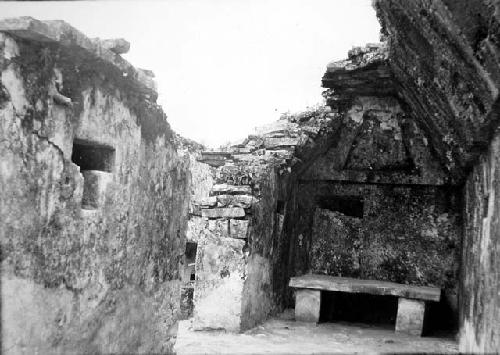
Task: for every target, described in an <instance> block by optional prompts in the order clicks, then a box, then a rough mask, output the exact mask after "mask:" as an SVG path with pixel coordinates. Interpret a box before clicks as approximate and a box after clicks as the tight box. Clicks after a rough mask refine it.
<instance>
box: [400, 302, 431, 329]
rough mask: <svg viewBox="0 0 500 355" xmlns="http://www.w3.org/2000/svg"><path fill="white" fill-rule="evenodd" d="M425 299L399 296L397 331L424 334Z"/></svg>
mask: <svg viewBox="0 0 500 355" xmlns="http://www.w3.org/2000/svg"><path fill="white" fill-rule="evenodd" d="M424 314H425V301H418V300H409V299H406V298H399V300H398V316H397V318H396V332H401V333H406V334H410V335H415V336H420V335H422V329H423V327H424Z"/></svg>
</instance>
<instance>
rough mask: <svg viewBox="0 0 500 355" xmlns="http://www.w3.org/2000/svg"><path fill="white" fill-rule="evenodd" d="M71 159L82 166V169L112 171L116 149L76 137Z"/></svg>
mask: <svg viewBox="0 0 500 355" xmlns="http://www.w3.org/2000/svg"><path fill="white" fill-rule="evenodd" d="M71 160H72V161H73V163H75V164H76V165H78V166H79V167H80V170H99V171H106V172H112V171H113V165H114V160H115V149H114V148H112V147H110V146H105V145H102V144H96V143H92V142H88V141H83V140H78V139H75V141H74V142H73V154H72V155H71Z"/></svg>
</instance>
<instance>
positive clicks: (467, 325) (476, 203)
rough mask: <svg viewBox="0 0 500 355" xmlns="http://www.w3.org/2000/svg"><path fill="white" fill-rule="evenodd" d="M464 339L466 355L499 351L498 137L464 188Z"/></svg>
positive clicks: (462, 308)
mask: <svg viewBox="0 0 500 355" xmlns="http://www.w3.org/2000/svg"><path fill="white" fill-rule="evenodd" d="M464 195H465V197H464V200H465V208H464V218H465V221H464V223H465V228H464V242H463V251H462V285H461V286H462V287H461V291H462V292H461V302H460V306H461V307H460V308H461V315H460V318H461V319H460V320H461V325H462V327H461V334H460V335H461V336H460V348H461V349H462V350H463V351H465V352H482V353H489V352H495V351H497V350H498V349H500V329H499V325H498V321H499V319H500V293H499V290H500V258H499V257H498V256H499V251H500V238H499V235H500V219H499V215H500V198H499V196H500V135H499V134H497V135H496V137H495V138H494V139H493V141H492V142H491V145H490V148H489V151H488V152H487V153H486V154H484V155H483V156H482V157H481V159H480V161H479V163H478V164H477V165H476V166H475V167H474V169H473V171H472V173H471V174H470V175H469V177H468V178H467V182H466V185H465V187H464Z"/></svg>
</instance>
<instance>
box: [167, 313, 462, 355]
mask: <svg viewBox="0 0 500 355" xmlns="http://www.w3.org/2000/svg"><path fill="white" fill-rule="evenodd" d="M190 324H191V320H186V321H182V322H181V323H180V324H179V332H178V335H177V343H176V345H175V351H176V352H177V354H178V355H187V354H190V355H192V354H330V353H362V354H366V353H368V354H379V353H396V352H397V353H402V352H412V353H415V352H418V353H440V354H445V353H458V345H457V343H456V342H455V341H454V339H451V338H433V337H423V338H420V337H413V336H408V335H403V334H397V333H394V330H393V328H390V327H381V326H370V325H367V324H353V323H320V324H319V325H315V324H310V323H301V322H295V321H294V320H290V317H287V316H280V317H278V318H274V319H271V320H269V321H267V322H266V323H264V324H263V325H261V326H258V327H256V328H253V329H251V330H249V331H247V332H245V333H242V334H231V333H226V332H224V331H192V330H190V329H189V328H190Z"/></svg>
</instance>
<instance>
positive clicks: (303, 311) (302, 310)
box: [295, 288, 321, 323]
mask: <svg viewBox="0 0 500 355" xmlns="http://www.w3.org/2000/svg"><path fill="white" fill-rule="evenodd" d="M320 305H321V291H319V290H309V289H303V288H299V289H297V290H296V291H295V320H296V321H299V322H314V323H317V322H318V321H319V311H320Z"/></svg>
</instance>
